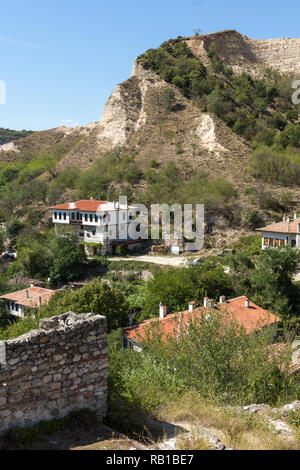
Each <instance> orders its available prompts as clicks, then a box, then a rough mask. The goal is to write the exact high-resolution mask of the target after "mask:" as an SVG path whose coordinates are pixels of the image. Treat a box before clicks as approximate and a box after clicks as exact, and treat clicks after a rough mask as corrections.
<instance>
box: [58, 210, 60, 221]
mask: <svg viewBox="0 0 300 470" xmlns="http://www.w3.org/2000/svg"><path fill="white" fill-rule="evenodd" d="M58 218H59V220H61V212H59V214H58Z"/></svg>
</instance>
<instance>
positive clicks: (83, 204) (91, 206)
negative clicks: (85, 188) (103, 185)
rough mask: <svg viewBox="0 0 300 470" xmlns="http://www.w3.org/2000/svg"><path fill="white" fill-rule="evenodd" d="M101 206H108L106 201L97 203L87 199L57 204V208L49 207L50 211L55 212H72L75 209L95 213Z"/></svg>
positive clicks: (94, 200)
mask: <svg viewBox="0 0 300 470" xmlns="http://www.w3.org/2000/svg"><path fill="white" fill-rule="evenodd" d="M102 204H109V203H108V202H107V201H97V200H96V199H89V200H83V201H77V202H67V203H65V204H59V205H58V206H53V207H50V209H57V210H72V209H74V210H75V209H77V210H79V211H86V212H96V211H97V210H98V209H99V206H101V205H102Z"/></svg>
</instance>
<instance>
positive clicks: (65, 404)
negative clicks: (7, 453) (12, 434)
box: [0, 312, 107, 434]
mask: <svg viewBox="0 0 300 470" xmlns="http://www.w3.org/2000/svg"><path fill="white" fill-rule="evenodd" d="M0 350H1V351H0V352H1V357H0V434H1V433H3V432H4V431H6V430H7V429H9V428H11V427H14V426H24V425H27V424H30V425H31V424H35V423H37V422H39V421H41V420H50V419H53V418H59V417H63V416H65V415H67V414H68V413H69V412H70V411H72V410H77V409H81V408H90V409H93V410H96V412H97V415H98V417H99V418H100V419H102V418H103V417H104V415H105V413H106V409H107V334H106V318H105V317H103V316H100V315H94V314H93V313H89V314H80V315H75V314H74V313H73V312H68V313H66V314H64V315H59V316H57V317H53V318H48V319H43V320H40V324H39V330H32V331H31V332H29V333H28V334H26V335H23V336H20V337H19V338H16V339H12V340H8V341H5V342H0Z"/></svg>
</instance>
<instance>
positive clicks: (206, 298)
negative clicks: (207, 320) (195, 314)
mask: <svg viewBox="0 0 300 470" xmlns="http://www.w3.org/2000/svg"><path fill="white" fill-rule="evenodd" d="M208 300H209V299H208V297H204V301H203V305H204V308H207V307H208Z"/></svg>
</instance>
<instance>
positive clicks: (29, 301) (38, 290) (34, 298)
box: [0, 287, 56, 308]
mask: <svg viewBox="0 0 300 470" xmlns="http://www.w3.org/2000/svg"><path fill="white" fill-rule="evenodd" d="M27 291H28V298H27V294H26V292H27ZM55 292H56V291H55V290H51V289H44V288H43V287H30V288H28V289H24V290H18V291H15V292H11V293H9V294H4V295H1V296H0V299H5V300H12V301H13V302H15V303H17V304H19V305H24V307H32V308H35V307H38V306H39V297H41V301H42V305H44V304H48V302H49V300H50V299H51V297H53V295H54V294H55Z"/></svg>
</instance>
